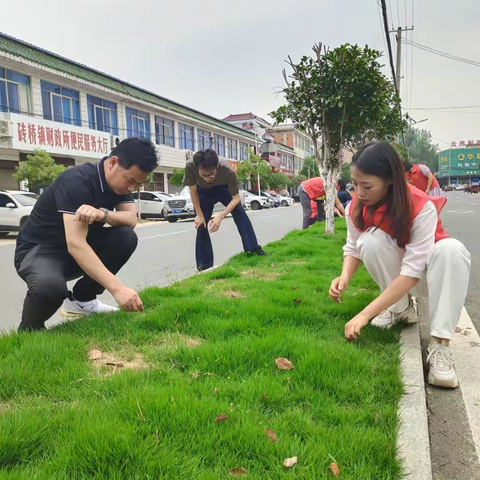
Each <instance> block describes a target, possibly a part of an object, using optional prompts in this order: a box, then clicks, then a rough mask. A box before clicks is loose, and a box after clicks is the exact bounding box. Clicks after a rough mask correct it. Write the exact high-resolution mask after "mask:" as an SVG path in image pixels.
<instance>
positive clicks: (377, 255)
mask: <svg viewBox="0 0 480 480" xmlns="http://www.w3.org/2000/svg"><path fill="white" fill-rule="evenodd" d="M352 182H353V184H354V185H355V190H356V193H355V195H354V198H353V200H352V202H351V203H350V204H349V205H348V207H347V211H346V218H347V227H348V234H347V243H346V245H345V247H344V261H343V270H342V274H341V276H340V277H338V278H336V279H335V280H333V281H332V284H331V287H330V292H329V294H330V297H331V298H332V299H333V300H335V301H336V302H338V303H340V299H341V295H342V293H343V292H344V291H345V290H346V289H347V287H348V284H349V282H350V280H351V278H352V277H353V276H354V275H355V272H356V271H357V269H358V267H359V266H360V264H361V263H362V262H363V263H364V265H365V267H366V269H367V270H368V272H369V273H370V275H371V276H372V277H373V279H374V280H375V282H376V283H377V284H378V286H379V288H380V290H381V292H382V293H381V294H380V295H379V296H378V298H377V299H376V300H374V301H373V302H372V303H371V304H370V305H368V306H367V307H366V308H365V309H364V310H362V311H361V312H360V313H359V314H358V315H357V316H355V317H354V318H353V319H352V320H350V321H349V322H348V323H347V324H346V325H345V336H346V338H347V339H350V340H355V339H356V338H358V336H359V335H360V330H361V329H362V328H363V327H364V326H366V325H367V324H368V322H369V321H370V320H372V319H373V320H372V322H371V323H372V325H374V326H376V327H382V328H389V327H391V326H392V325H394V324H395V323H396V322H397V321H399V320H401V319H404V320H407V321H410V322H412V321H415V320H416V312H415V308H414V305H413V303H412V300H411V295H413V296H427V297H428V299H429V310H430V333H431V335H432V341H431V343H430V346H429V348H428V363H429V365H430V372H429V375H428V381H429V383H431V384H432V385H437V386H440V387H451V388H454V387H456V386H457V385H458V379H457V375H456V372H455V366H454V362H453V357H452V352H451V348H450V346H449V341H450V339H451V338H452V334H453V332H454V331H455V327H456V325H457V322H458V320H459V318H460V314H461V311H462V308H463V304H464V302H465V297H466V295H467V290H468V283H469V277H470V254H469V253H468V251H467V249H466V248H465V247H464V246H463V244H462V243H460V242H459V241H458V240H454V239H452V238H448V234H447V233H446V232H445V231H444V230H443V227H442V222H441V220H440V218H439V214H440V211H441V209H442V208H443V206H444V205H445V203H446V198H445V197H429V196H427V195H426V194H425V193H424V192H422V191H420V190H419V189H417V188H416V187H414V186H412V185H410V184H407V182H406V180H405V171H404V168H403V165H402V161H401V160H400V157H399V156H398V154H397V152H396V150H395V149H394V148H393V147H392V146H391V145H390V144H389V143H387V142H378V143H376V142H371V143H367V144H365V145H363V146H362V147H361V148H360V149H359V150H358V152H357V153H356V154H355V155H354V157H353V162H352Z"/></svg>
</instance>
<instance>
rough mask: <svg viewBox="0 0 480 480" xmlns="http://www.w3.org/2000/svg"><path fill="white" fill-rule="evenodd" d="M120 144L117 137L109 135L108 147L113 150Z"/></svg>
mask: <svg viewBox="0 0 480 480" xmlns="http://www.w3.org/2000/svg"><path fill="white" fill-rule="evenodd" d="M120 142H121V140H120V138H119V137H118V136H117V135H110V146H111V147H112V148H115V147H116V146H117V145H118V144H119V143H120Z"/></svg>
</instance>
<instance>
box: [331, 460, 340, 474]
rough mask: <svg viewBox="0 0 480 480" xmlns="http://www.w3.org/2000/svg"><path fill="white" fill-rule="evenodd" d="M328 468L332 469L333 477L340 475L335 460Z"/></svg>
mask: <svg viewBox="0 0 480 480" xmlns="http://www.w3.org/2000/svg"><path fill="white" fill-rule="evenodd" d="M330 470H331V471H332V473H333V475H334V476H335V477H339V476H340V469H339V468H338V465H337V464H336V463H335V462H334V463H331V464H330Z"/></svg>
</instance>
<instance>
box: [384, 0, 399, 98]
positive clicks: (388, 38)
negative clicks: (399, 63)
mask: <svg viewBox="0 0 480 480" xmlns="http://www.w3.org/2000/svg"><path fill="white" fill-rule="evenodd" d="M380 1H381V3H382V15H383V28H384V30H385V37H386V39H387V46H388V56H389V58H390V68H391V69H392V79H393V84H394V85H395V89H396V90H397V92H398V88H397V81H396V79H395V67H394V66H393V55H392V44H391V42H390V34H389V33H388V18H387V6H386V4H385V0H380Z"/></svg>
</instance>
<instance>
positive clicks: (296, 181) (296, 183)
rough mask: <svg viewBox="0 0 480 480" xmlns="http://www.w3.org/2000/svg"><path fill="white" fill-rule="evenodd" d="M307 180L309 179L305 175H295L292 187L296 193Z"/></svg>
mask: <svg viewBox="0 0 480 480" xmlns="http://www.w3.org/2000/svg"><path fill="white" fill-rule="evenodd" d="M305 180H307V177H306V176H305V175H302V174H301V173H299V174H298V175H295V176H294V177H293V178H292V187H293V188H294V189H295V191H296V190H297V188H298V187H299V186H300V184H301V183H302V182H304V181H305Z"/></svg>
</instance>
